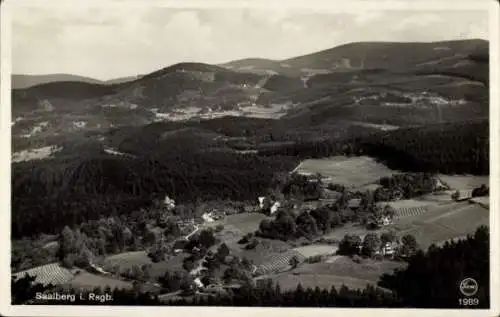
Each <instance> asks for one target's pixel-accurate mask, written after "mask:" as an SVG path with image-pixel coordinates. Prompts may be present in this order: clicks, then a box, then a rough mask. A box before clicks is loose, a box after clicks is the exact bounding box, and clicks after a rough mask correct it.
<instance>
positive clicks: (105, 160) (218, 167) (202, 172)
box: [12, 151, 297, 238]
mask: <svg viewBox="0 0 500 317" xmlns="http://www.w3.org/2000/svg"><path fill="white" fill-rule="evenodd" d="M296 164H297V160H296V159H295V158H290V157H279V156H276V157H258V156H255V155H245V154H236V153H227V152H211V153H209V154H203V153H192V152H187V151H179V152H177V151H172V152H170V154H169V155H165V156H164V157H163V159H162V160H159V159H153V158H149V157H140V158H136V159H127V158H123V157H117V156H105V157H98V158H92V157H90V158H84V159H82V160H76V159H75V160H72V161H69V162H67V161H64V162H60V161H58V160H47V161H44V162H36V163H31V162H26V163H20V164H14V165H13V168H12V176H13V177H12V179H13V184H12V185H13V186H12V210H13V213H12V235H13V237H16V238H17V237H22V236H32V235H37V234H39V233H42V232H43V233H58V232H60V231H61V229H62V228H63V227H64V226H66V225H69V226H74V225H76V224H79V223H81V222H84V221H87V220H96V219H99V218H102V217H107V216H119V215H127V214H130V213H131V212H133V211H136V210H139V209H140V208H141V207H147V206H148V205H150V204H151V202H152V200H153V199H155V198H158V197H161V198H164V197H165V195H166V194H167V195H169V196H171V197H174V198H175V200H176V201H178V202H179V203H183V202H194V201H199V200H205V201H209V200H220V199H232V200H235V201H245V200H247V201H248V200H251V201H254V200H255V199H256V197H257V195H258V194H259V193H260V192H263V191H265V190H266V188H267V187H268V185H269V181H270V179H271V178H272V177H273V174H274V173H275V172H276V171H287V170H290V169H292V168H293V167H294V166H295V165H296ZM41 219H43V221H41Z"/></svg>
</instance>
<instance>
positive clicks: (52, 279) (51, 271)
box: [13, 263, 74, 285]
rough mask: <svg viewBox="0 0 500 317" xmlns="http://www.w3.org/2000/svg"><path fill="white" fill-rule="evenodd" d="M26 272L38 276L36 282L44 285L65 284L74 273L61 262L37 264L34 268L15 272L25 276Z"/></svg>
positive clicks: (18, 275) (17, 275)
mask: <svg viewBox="0 0 500 317" xmlns="http://www.w3.org/2000/svg"><path fill="white" fill-rule="evenodd" d="M25 274H29V275H31V276H36V280H35V281H36V282H37V283H41V284H44V285H47V284H54V285H59V284H64V283H66V282H68V281H70V280H71V279H72V278H73V276H74V275H73V273H72V272H71V271H70V270H69V269H66V268H64V267H62V266H61V265H60V264H59V263H51V264H46V265H42V266H37V267H34V268H32V269H29V270H26V271H21V272H18V273H15V274H13V276H14V277H16V278H17V277H19V278H21V277H23V276H24V275H25Z"/></svg>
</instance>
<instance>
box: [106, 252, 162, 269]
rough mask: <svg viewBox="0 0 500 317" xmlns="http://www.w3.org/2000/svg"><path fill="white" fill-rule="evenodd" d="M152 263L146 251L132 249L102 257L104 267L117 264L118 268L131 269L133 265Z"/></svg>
mask: <svg viewBox="0 0 500 317" xmlns="http://www.w3.org/2000/svg"><path fill="white" fill-rule="evenodd" d="M145 264H153V262H152V261H151V259H150V258H149V257H148V255H147V253H146V251H132V252H123V253H118V254H114V255H111V256H108V257H106V259H104V264H103V267H104V269H106V268H108V267H113V266H116V265H117V266H118V267H119V268H120V270H125V269H131V268H133V267H134V266H139V267H140V266H142V265H145Z"/></svg>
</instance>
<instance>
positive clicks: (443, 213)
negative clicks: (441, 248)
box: [398, 202, 489, 249]
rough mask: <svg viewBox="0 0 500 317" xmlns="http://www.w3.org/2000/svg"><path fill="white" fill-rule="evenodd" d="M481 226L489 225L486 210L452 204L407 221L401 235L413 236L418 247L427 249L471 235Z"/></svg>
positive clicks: (470, 204)
mask: <svg viewBox="0 0 500 317" xmlns="http://www.w3.org/2000/svg"><path fill="white" fill-rule="evenodd" d="M398 222H399V221H398ZM481 225H486V226H488V225H489V210H488V209H486V208H484V207H483V206H481V205H478V204H473V203H468V202H466V203H453V204H449V205H445V206H440V207H439V208H436V209H435V210H431V211H429V212H428V213H426V214H422V215H420V216H417V217H414V218H413V219H408V222H407V223H406V226H407V227H406V230H404V231H402V232H401V234H412V235H414V236H415V238H416V239H417V242H418V243H419V245H420V247H421V248H422V249H427V248H428V247H429V246H430V245H431V244H433V243H440V242H442V241H446V240H450V239H454V238H458V237H464V236H466V235H467V234H472V233H474V231H475V230H476V229H477V227H479V226H481Z"/></svg>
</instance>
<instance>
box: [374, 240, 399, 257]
mask: <svg viewBox="0 0 500 317" xmlns="http://www.w3.org/2000/svg"><path fill="white" fill-rule="evenodd" d="M397 248H398V243H397V242H386V243H385V244H384V245H382V246H381V247H380V250H376V251H375V254H376V255H382V256H389V257H393V256H394V253H395V252H396V250H397Z"/></svg>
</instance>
